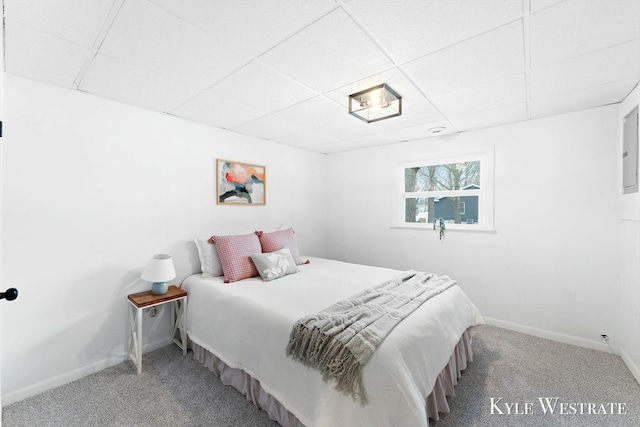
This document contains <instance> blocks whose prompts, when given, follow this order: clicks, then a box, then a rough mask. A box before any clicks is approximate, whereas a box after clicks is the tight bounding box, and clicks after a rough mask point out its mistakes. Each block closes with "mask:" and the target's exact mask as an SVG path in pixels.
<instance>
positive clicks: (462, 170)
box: [395, 149, 493, 230]
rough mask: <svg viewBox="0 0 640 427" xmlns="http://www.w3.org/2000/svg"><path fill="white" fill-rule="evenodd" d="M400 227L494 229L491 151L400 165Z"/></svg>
mask: <svg viewBox="0 0 640 427" xmlns="http://www.w3.org/2000/svg"><path fill="white" fill-rule="evenodd" d="M399 172H400V176H401V181H402V184H401V203H400V207H399V209H398V210H399V211H400V213H399V214H398V218H397V220H396V221H395V223H396V224H397V225H400V226H411V227H425V228H426V227H427V226H428V225H430V226H432V224H433V222H434V220H437V219H440V218H442V219H444V221H445V223H446V226H447V228H453V229H456V228H459V229H476V230H480V229H482V230H490V229H493V149H491V150H488V151H487V152H484V153H478V154H474V155H464V156H458V157H453V158H449V159H440V160H433V161H422V162H414V163H404V164H401V165H400V171H399Z"/></svg>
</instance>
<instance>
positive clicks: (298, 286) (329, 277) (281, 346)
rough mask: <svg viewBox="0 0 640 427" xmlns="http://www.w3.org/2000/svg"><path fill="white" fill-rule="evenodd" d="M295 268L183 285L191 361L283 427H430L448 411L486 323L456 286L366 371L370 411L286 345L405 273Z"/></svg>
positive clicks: (199, 277) (396, 333)
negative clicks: (320, 316) (272, 275)
mask: <svg viewBox="0 0 640 427" xmlns="http://www.w3.org/2000/svg"><path fill="white" fill-rule="evenodd" d="M263 247H264V246H263ZM201 255H202V254H201ZM201 259H203V258H202V257H201ZM203 262H204V260H203ZM297 267H298V270H299V272H297V273H296V274H289V275H285V276H284V277H280V278H278V279H277V280H271V281H267V282H265V281H263V279H262V278H261V277H259V276H258V277H251V278H246V279H242V280H238V281H234V282H233V283H225V278H224V277H222V276H213V277H212V275H210V274H194V275H192V276H190V277H188V278H187V279H185V281H184V282H183V284H182V287H183V288H184V289H186V290H187V291H188V293H189V297H188V299H189V305H188V311H187V332H188V337H189V342H190V346H191V348H192V349H193V351H194V357H196V358H197V359H198V360H199V361H200V362H201V363H203V364H205V365H206V366H207V367H209V369H211V370H213V371H214V372H215V373H216V374H217V375H219V376H220V378H221V380H222V381H223V382H224V383H225V384H230V385H232V386H234V387H235V388H236V389H238V390H239V391H240V392H241V393H243V394H245V396H246V397H247V399H249V400H251V401H252V402H254V403H255V404H256V405H257V406H259V407H261V408H262V409H264V410H265V411H267V413H268V414H269V416H270V417H271V418H272V419H274V420H276V421H277V422H278V423H280V424H281V425H283V426H300V425H303V426H307V427H311V426H337V425H342V426H359V425H360V426H365V425H366V426H390V425H406V426H424V427H427V426H428V425H429V419H432V420H437V419H438V417H439V415H438V414H439V413H442V412H445V413H446V412H448V411H449V408H448V404H447V400H446V396H450V395H453V394H454V391H453V387H454V385H455V384H456V382H457V379H458V378H459V377H460V374H461V371H462V370H464V369H465V368H466V366H467V363H468V361H470V360H471V358H472V352H471V335H472V330H473V328H474V327H475V326H477V325H480V324H482V323H483V320H482V317H481V315H480V313H479V312H478V310H477V308H476V307H475V306H474V305H473V303H472V302H471V301H470V300H469V299H468V298H467V296H466V295H465V293H464V292H463V291H462V289H461V288H460V287H459V286H457V285H455V286H452V287H450V288H449V289H447V290H446V291H445V292H442V293H441V294H438V295H436V296H434V297H433V298H431V299H429V300H428V301H426V302H425V303H424V304H422V305H421V306H420V307H419V308H418V309H417V310H415V311H414V312H413V313H412V314H411V315H409V316H408V317H407V318H405V319H404V320H403V321H402V322H400V323H399V324H398V325H397V326H396V327H395V328H394V329H393V330H392V331H391V333H390V334H389V335H388V336H387V337H386V339H384V341H382V343H381V344H380V345H379V347H378V348H377V350H376V351H375V353H374V354H373V356H372V357H371V359H370V360H369V361H368V363H367V364H366V365H365V367H364V369H363V372H362V376H363V382H364V386H365V388H366V390H367V396H368V403H367V404H366V405H363V404H362V403H361V402H359V401H358V400H357V399H353V398H351V397H350V396H346V395H345V394H343V393H341V392H339V391H337V390H335V389H334V387H333V385H332V384H331V381H328V382H325V381H323V379H322V376H321V374H320V373H319V372H318V371H316V370H314V369H310V368H307V367H306V366H304V365H303V364H301V363H299V362H296V361H294V360H292V359H291V358H290V357H287V355H286V352H285V349H286V348H287V344H288V342H289V338H290V333H291V329H292V326H293V325H294V323H295V322H296V321H297V320H298V319H300V318H302V317H304V316H306V315H309V314H311V313H316V312H319V311H321V310H323V309H325V308H326V307H328V306H330V305H332V304H334V303H335V302H336V301H338V300H341V299H345V298H348V297H350V296H351V295H353V294H356V293H358V292H360V291H361V290H362V289H365V288H370V287H372V286H374V285H377V284H379V283H381V282H382V281H384V280H388V279H391V278H392V277H395V276H397V275H398V274H399V273H401V272H400V271H398V270H392V269H387V268H380V267H371V266H363V265H357V264H350V263H345V262H340V261H334V260H328V259H322V258H309V262H308V263H306V264H302V265H298V266H297ZM203 270H204V269H203ZM203 276H205V277H203Z"/></svg>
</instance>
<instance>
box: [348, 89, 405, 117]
mask: <svg viewBox="0 0 640 427" xmlns="http://www.w3.org/2000/svg"><path fill="white" fill-rule="evenodd" d="M349 114H351V115H353V116H356V117H357V118H359V119H360V120H363V121H365V122H367V123H373V122H377V121H379V120H384V119H388V118H391V117H396V116H399V115H401V114H402V97H401V96H400V95H398V94H397V93H396V92H395V91H394V90H393V89H391V88H390V87H389V86H387V85H386V84H384V83H383V84H381V85H378V86H374V87H372V88H369V89H365V90H363V91H361V92H358V93H354V94H352V95H349Z"/></svg>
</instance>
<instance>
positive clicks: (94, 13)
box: [4, 0, 113, 47]
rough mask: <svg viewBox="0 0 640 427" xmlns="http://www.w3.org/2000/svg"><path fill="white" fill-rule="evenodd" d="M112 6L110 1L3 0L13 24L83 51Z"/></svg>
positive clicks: (93, 40)
mask: <svg viewBox="0 0 640 427" xmlns="http://www.w3.org/2000/svg"><path fill="white" fill-rule="evenodd" d="M112 5H113V0H92V1H87V0H29V1H25V0H4V8H5V15H7V16H10V19H11V20H12V21H15V22H20V23H21V24H24V25H27V26H29V27H32V28H35V29H38V30H40V31H42V32H45V33H48V34H50V35H53V36H57V37H60V38H62V39H65V40H68V41H70V42H73V43H76V44H79V45H82V46H84V47H92V46H93V43H94V42H95V41H96V37H97V36H98V33H99V32H100V30H101V29H102V25H103V24H104V23H105V20H106V18H107V16H108V15H109V11H110V10H111V7H112Z"/></svg>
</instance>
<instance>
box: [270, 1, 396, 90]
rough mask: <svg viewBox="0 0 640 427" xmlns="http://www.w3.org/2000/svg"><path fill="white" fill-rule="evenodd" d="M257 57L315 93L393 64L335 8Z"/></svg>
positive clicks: (340, 10)
mask: <svg viewBox="0 0 640 427" xmlns="http://www.w3.org/2000/svg"><path fill="white" fill-rule="evenodd" d="M260 59H261V60H262V61H263V62H264V63H265V64H267V65H269V66H270V67H272V68H274V69H276V70H278V71H280V72H282V73H284V74H287V75H289V76H290V77H291V78H293V79H295V80H296V81H298V82H300V83H302V84H304V85H305V86H307V87H310V88H312V89H314V90H316V91H318V92H326V91H328V90H331V89H334V88H337V87H340V86H344V85H345V84H347V83H349V82H353V81H354V80H360V79H362V78H364V77H366V76H368V75H371V74H375V73H379V72H381V71H383V70H385V69H387V68H390V67H391V66H392V65H393V64H392V63H391V61H390V60H389V58H387V57H386V56H385V55H384V53H383V52H381V51H380V49H378V47H376V45H375V44H374V43H373V42H372V41H371V39H369V38H368V37H367V36H366V35H365V34H364V33H363V32H362V30H360V28H358V26H357V25H356V23H355V22H353V20H351V18H349V17H348V16H347V14H346V13H345V12H344V11H343V10H342V9H336V10H335V11H333V12H331V13H330V14H328V15H327V16H325V17H324V18H322V19H320V20H319V21H317V22H315V23H313V24H312V25H310V26H309V27H307V28H305V29H304V30H302V31H300V32H299V33H297V34H296V35H294V36H293V37H291V38H289V39H287V40H286V41H284V42H283V43H281V44H280V45H278V46H276V47H274V48H273V49H272V50H270V51H268V52H267V53H265V54H264V55H263V56H261V57H260Z"/></svg>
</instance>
